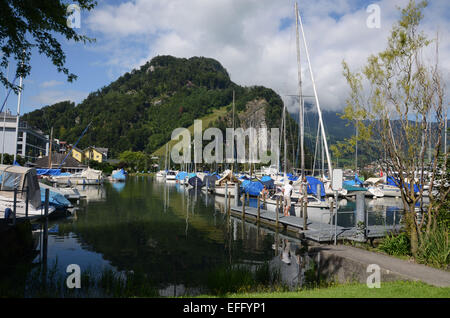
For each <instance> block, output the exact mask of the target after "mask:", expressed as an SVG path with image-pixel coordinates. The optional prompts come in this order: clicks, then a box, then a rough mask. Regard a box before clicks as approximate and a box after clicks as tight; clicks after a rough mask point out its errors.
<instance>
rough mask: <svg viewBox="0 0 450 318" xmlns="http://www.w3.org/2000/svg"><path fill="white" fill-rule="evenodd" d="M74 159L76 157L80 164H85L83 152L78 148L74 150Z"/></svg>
mask: <svg viewBox="0 0 450 318" xmlns="http://www.w3.org/2000/svg"><path fill="white" fill-rule="evenodd" d="M72 157H74V158H75V159H76V160H77V161H78V162H83V159H84V154H83V151H82V150H81V149H78V148H76V147H74V148H72Z"/></svg>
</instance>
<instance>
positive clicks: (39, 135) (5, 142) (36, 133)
mask: <svg viewBox="0 0 450 318" xmlns="http://www.w3.org/2000/svg"><path fill="white" fill-rule="evenodd" d="M16 125H17V115H12V114H11V112H10V111H6V112H2V113H0V152H1V153H7V154H10V155H14V152H15V150H16V147H15V144H16V143H17V155H20V156H21V157H23V158H26V159H27V160H28V161H35V160H36V159H37V158H39V157H42V156H46V155H48V148H49V136H48V135H44V133H43V132H42V131H40V130H39V129H35V128H33V127H31V126H29V125H28V124H27V123H26V122H25V121H20V119H19V131H18V134H17V140H15V138H16ZM53 147H54V148H53V149H54V150H57V149H58V144H57V143H53Z"/></svg>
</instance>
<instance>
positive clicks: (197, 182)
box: [188, 176, 203, 188]
mask: <svg viewBox="0 0 450 318" xmlns="http://www.w3.org/2000/svg"><path fill="white" fill-rule="evenodd" d="M188 183H189V184H190V185H191V186H193V187H198V188H201V187H203V181H202V179H200V178H199V177H197V176H194V177H192V178H189V180H188Z"/></svg>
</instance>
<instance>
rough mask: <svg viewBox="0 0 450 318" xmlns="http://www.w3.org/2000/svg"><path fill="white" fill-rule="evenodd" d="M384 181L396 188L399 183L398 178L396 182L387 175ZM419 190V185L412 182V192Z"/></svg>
mask: <svg viewBox="0 0 450 318" xmlns="http://www.w3.org/2000/svg"><path fill="white" fill-rule="evenodd" d="M386 183H387V184H388V185H391V186H394V187H397V188H398V187H399V186H398V185H400V180H397V182H396V180H395V179H394V178H393V177H387V180H386ZM406 186H407V187H409V186H410V185H409V183H407V184H406ZM419 191H420V189H419V186H418V185H417V184H414V192H419Z"/></svg>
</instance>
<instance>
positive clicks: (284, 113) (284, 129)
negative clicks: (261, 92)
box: [283, 105, 287, 182]
mask: <svg viewBox="0 0 450 318" xmlns="http://www.w3.org/2000/svg"><path fill="white" fill-rule="evenodd" d="M283 121H284V123H283V135H284V182H286V162H287V160H286V151H287V147H286V105H284V107H283Z"/></svg>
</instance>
